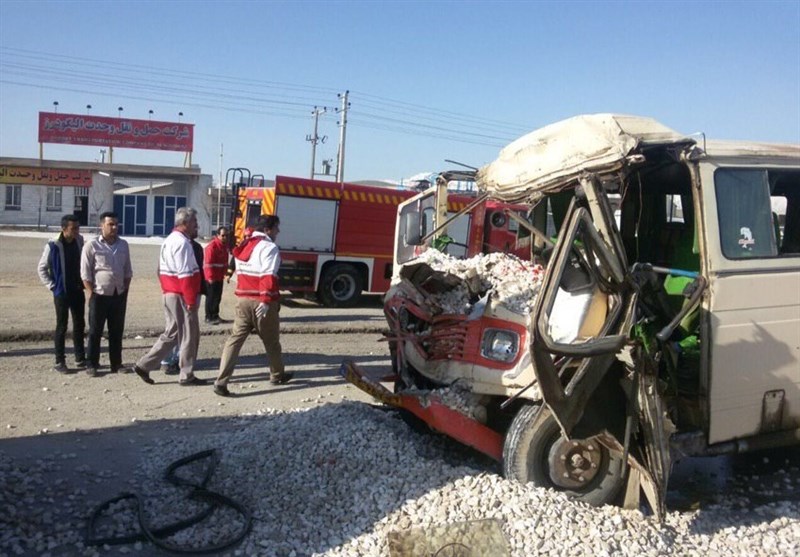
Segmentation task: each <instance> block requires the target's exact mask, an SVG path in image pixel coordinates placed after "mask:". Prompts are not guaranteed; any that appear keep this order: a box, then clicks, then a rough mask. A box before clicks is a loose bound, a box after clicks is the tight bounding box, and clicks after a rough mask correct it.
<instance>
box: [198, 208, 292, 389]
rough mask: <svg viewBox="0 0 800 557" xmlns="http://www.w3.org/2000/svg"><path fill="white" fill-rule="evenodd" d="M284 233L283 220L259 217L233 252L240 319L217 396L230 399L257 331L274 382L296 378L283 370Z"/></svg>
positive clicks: (222, 363)
mask: <svg viewBox="0 0 800 557" xmlns="http://www.w3.org/2000/svg"><path fill="white" fill-rule="evenodd" d="M279 232H280V219H279V218H278V217H277V216H275V215H270V216H261V217H259V219H258V221H257V222H256V225H255V227H254V231H253V234H252V236H250V237H249V238H247V239H246V240H244V241H243V242H242V243H241V244H239V245H238V246H236V247H235V248H234V249H233V256H234V257H235V258H236V318H235V319H234V321H233V329H232V330H231V336H230V337H228V340H227V341H226V342H225V346H224V348H223V349H222V358H221V359H220V362H219V375H218V376H217V380H216V381H215V382H214V392H215V393H216V394H218V395H220V396H230V392H229V391H228V381H229V380H230V378H231V376H232V375H233V368H234V366H235V365H236V360H237V359H238V357H239V350H241V348H242V345H243V344H244V341H245V340H247V337H248V336H249V335H250V331H252V330H255V331H256V332H257V333H258V336H259V337H260V338H261V342H263V343H264V349H265V350H266V351H267V356H269V368H270V382H271V383H272V384H273V385H280V384H283V383H286V382H287V381H289V380H290V379H291V378H292V374H291V373H286V372H285V371H284V368H283V356H282V354H281V343H280V319H279V317H278V312H280V309H281V303H280V294H279V293H278V269H279V268H280V265H281V256H280V253H279V250H278V246H277V244H275V240H276V239H277V237H278V233H279Z"/></svg>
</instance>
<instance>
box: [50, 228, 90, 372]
mask: <svg viewBox="0 0 800 557" xmlns="http://www.w3.org/2000/svg"><path fill="white" fill-rule="evenodd" d="M80 228H81V226H80V222H79V221H78V217H76V216H75V215H64V216H63V217H62V218H61V233H60V234H59V235H58V237H56V238H54V239H53V240H50V241H49V242H47V244H46V245H45V246H44V253H42V257H41V259H40V260H39V266H38V271H39V278H40V279H41V281H42V284H44V285H45V286H46V287H47V288H48V289H50V291H51V292H52V293H53V302H54V304H55V308H56V332H55V335H54V340H55V350H56V365H55V367H54V368H53V370H54V371H57V372H59V373H67V372H68V371H69V368H67V359H66V354H65V344H66V336H67V323H68V320H69V314H70V313H72V341H73V345H74V348H75V365H76V366H77V367H78V368H83V367H86V349H85V348H84V344H83V338H84V328H85V326H86V321H85V319H84V315H85V314H84V308H85V306H86V298H85V296H84V294H83V282H81V250H82V249H83V237H82V236H81V235H80Z"/></svg>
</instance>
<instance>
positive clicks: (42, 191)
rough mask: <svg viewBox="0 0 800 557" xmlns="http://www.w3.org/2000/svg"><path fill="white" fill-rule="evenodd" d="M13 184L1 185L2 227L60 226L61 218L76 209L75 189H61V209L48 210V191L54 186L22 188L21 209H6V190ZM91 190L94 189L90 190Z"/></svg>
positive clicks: (24, 186) (0, 214) (0, 221)
mask: <svg viewBox="0 0 800 557" xmlns="http://www.w3.org/2000/svg"><path fill="white" fill-rule="evenodd" d="M10 187H12V185H11V184H0V190H1V191H2V194H0V195H1V196H0V225H3V224H6V225H25V226H53V225H56V226H60V225H61V217H62V216H64V215H66V214H69V213H72V212H73V210H74V208H75V189H76V188H73V187H62V188H61V207H60V208H57V209H53V210H50V209H48V208H47V190H48V189H50V188H53V186H30V185H23V186H22V187H21V198H20V209H19V210H16V209H6V189H8V188H10ZM89 189H90V190H91V189H92V188H89Z"/></svg>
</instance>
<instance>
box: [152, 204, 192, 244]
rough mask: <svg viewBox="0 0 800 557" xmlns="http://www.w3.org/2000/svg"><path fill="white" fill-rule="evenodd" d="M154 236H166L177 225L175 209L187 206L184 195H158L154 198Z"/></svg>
mask: <svg viewBox="0 0 800 557" xmlns="http://www.w3.org/2000/svg"><path fill="white" fill-rule="evenodd" d="M153 201H154V202H155V203H154V205H153V236H166V235H167V234H169V233H170V232H172V227H173V226H174V225H175V210H176V209H178V207H186V197H185V196H182V195H157V196H155V197H154V198H153Z"/></svg>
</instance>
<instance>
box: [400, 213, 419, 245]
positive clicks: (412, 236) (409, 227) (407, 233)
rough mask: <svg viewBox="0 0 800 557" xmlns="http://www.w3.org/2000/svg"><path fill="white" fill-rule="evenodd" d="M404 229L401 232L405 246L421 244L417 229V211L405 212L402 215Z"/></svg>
mask: <svg viewBox="0 0 800 557" xmlns="http://www.w3.org/2000/svg"><path fill="white" fill-rule="evenodd" d="M403 220H404V224H405V230H404V233H403V236H404V239H405V242H406V245H407V246H418V245H420V244H422V234H421V233H420V230H419V213H406V214H405V215H403Z"/></svg>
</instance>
